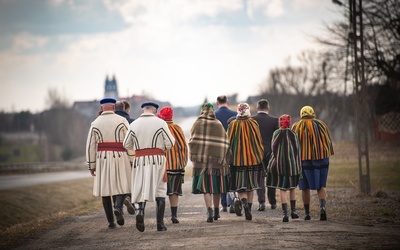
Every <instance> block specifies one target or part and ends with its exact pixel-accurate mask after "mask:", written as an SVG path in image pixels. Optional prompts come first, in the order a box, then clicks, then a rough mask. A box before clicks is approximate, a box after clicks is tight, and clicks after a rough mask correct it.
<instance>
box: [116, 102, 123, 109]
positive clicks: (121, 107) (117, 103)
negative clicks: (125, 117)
mask: <svg viewBox="0 0 400 250" xmlns="http://www.w3.org/2000/svg"><path fill="white" fill-rule="evenodd" d="M115 109H119V110H125V105H124V103H123V102H122V101H117V102H116V103H115Z"/></svg>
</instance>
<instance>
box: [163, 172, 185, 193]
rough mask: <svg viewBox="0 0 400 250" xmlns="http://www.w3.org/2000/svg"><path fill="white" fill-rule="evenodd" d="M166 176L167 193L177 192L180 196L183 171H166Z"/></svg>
mask: <svg viewBox="0 0 400 250" xmlns="http://www.w3.org/2000/svg"><path fill="white" fill-rule="evenodd" d="M167 176H168V181H167V195H173V194H177V195H179V196H182V184H183V183H184V180H185V179H184V177H185V172H181V171H179V172H168V173H167Z"/></svg>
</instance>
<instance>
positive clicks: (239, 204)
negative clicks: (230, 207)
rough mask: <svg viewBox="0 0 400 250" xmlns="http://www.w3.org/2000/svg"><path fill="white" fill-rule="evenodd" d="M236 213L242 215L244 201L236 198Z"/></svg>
mask: <svg viewBox="0 0 400 250" xmlns="http://www.w3.org/2000/svg"><path fill="white" fill-rule="evenodd" d="M234 206H235V213H236V215H237V216H242V215H243V214H242V202H241V201H240V200H239V199H236V200H235V205H234Z"/></svg>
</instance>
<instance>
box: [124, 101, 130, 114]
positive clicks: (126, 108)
mask: <svg viewBox="0 0 400 250" xmlns="http://www.w3.org/2000/svg"><path fill="white" fill-rule="evenodd" d="M122 103H123V104H124V107H125V111H126V112H127V113H129V112H130V111H131V104H130V103H129V102H128V101H127V100H122Z"/></svg>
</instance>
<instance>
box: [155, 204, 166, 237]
mask: <svg viewBox="0 0 400 250" xmlns="http://www.w3.org/2000/svg"><path fill="white" fill-rule="evenodd" d="M156 202H157V205H156V212H157V231H167V227H166V226H165V225H164V212H165V198H161V197H158V198H156Z"/></svg>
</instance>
